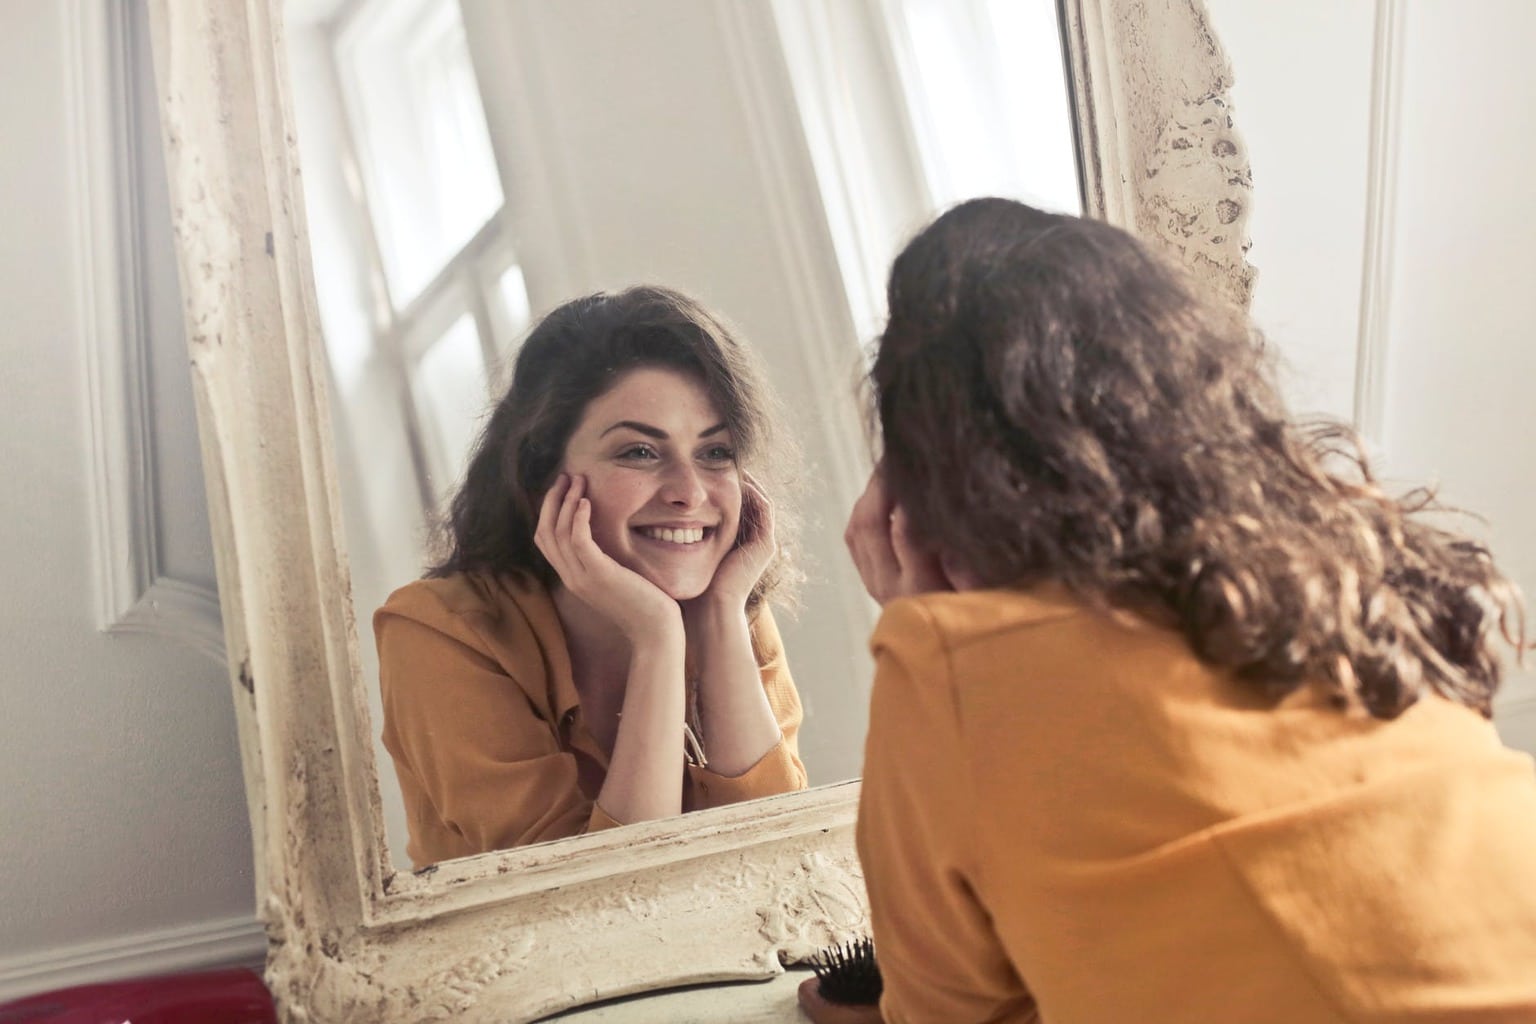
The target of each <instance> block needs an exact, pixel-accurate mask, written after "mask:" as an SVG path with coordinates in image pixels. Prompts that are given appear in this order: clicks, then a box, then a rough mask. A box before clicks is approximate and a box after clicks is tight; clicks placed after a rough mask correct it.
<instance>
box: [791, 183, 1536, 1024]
mask: <svg viewBox="0 0 1536 1024" xmlns="http://www.w3.org/2000/svg"><path fill="white" fill-rule="evenodd" d="M889 308H890V314H889V322H888V323H887V325H886V327H885V330H884V331H883V333H882V336H881V338H880V341H879V345H878V354H877V356H876V358H875V361H874V365H873V369H872V372H871V383H872V392H873V396H874V400H875V401H874V404H875V407H876V409H877V413H878V419H879V423H880V429H881V433H882V437H883V441H884V449H885V453H884V456H883V461H882V462H881V464H880V467H879V468H878V470H877V472H876V475H875V478H874V479H873V480H872V481H871V483H870V486H869V489H868V490H867V491H866V493H865V495H864V497H863V498H862V499H860V501H859V503H858V506H857V507H856V509H855V511H854V513H853V516H852V517H851V519H850V522H849V527H848V533H847V539H848V542H849V547H850V550H851V552H852V554H853V556H854V560H855V562H856V563H857V564H858V566H859V569H860V572H861V575H862V577H863V579H864V580H865V582H866V585H867V586H868V589H869V591H870V593H871V595H872V596H873V597H874V598H875V599H876V600H878V601H880V602H881V603H882V604H883V605H884V608H883V612H882V616H881V619H880V622H879V625H878V627H877V629H876V631H875V635H874V639H873V644H872V646H873V650H874V652H875V658H876V671H875V683H874V689H873V696H872V707H871V714H870V725H869V733H868V740H867V746H866V758H865V771H864V782H863V788H862V791H861V798H860V807H859V816H858V828H857V836H858V850H859V856H860V859H861V861H862V863H863V867H864V871H865V881H866V883H867V885H868V889H869V899H870V906H871V910H872V915H873V917H872V920H873V932H874V940H875V950H876V954H877V957H878V960H879V964H880V969H881V974H882V976H883V986H884V987H883V993H884V994H883V997H882V1000H883V1002H882V1006H883V1010H884V1013H885V1018H886V1019H887V1020H888V1021H890V1022H892V1024H896V1022H906V1021H981V1020H987V1021H1003V1020H1008V1021H1032V1020H1042V1019H1043V1020H1048V1021H1052V1022H1059V1024H1072V1022H1077V1021H1138V1022H1141V1024H1153V1022H1173V1021H1225V1022H1239V1021H1240V1022H1244V1024H1258V1022H1273V1024H1281V1022H1294V1021H1325V1020H1326V1021H1345V1020H1351V1021H1364V1020H1381V1021H1386V1020H1394V1021H1406V1020H1410V1019H1412V1020H1426V1021H1427V1020H1435V1021H1472V1020H1479V1021H1493V1020H1500V1021H1514V1020H1536V969H1533V965H1536V879H1533V875H1532V872H1533V870H1536V773H1533V771H1532V764H1531V759H1530V757H1528V756H1527V755H1525V754H1521V753H1516V752H1513V751H1510V750H1508V749H1506V748H1505V747H1504V746H1503V745H1502V744H1501V743H1500V741H1499V737H1498V735H1497V733H1496V732H1495V731H1494V727H1493V723H1492V722H1491V721H1490V720H1489V718H1490V715H1491V713H1492V704H1493V697H1494V693H1495V691H1496V690H1497V688H1498V685H1499V682H1500V679H1501V675H1502V671H1501V666H1500V658H1499V654H1500V648H1501V646H1502V644H1503V641H1510V642H1512V643H1514V644H1515V645H1516V646H1517V647H1518V646H1520V645H1522V642H1523V636H1524V625H1523V611H1522V606H1521V601H1520V598H1519V595H1518V594H1517V592H1516V590H1515V588H1514V586H1513V585H1512V584H1511V583H1510V582H1509V581H1508V580H1507V579H1506V578H1505V576H1504V575H1503V574H1501V573H1500V571H1499V570H1498V569H1497V568H1496V567H1495V565H1494V563H1493V560H1492V558H1491V556H1490V555H1489V553H1488V551H1487V550H1486V548H1485V547H1484V546H1483V545H1482V544H1480V543H1478V542H1476V541H1474V540H1472V539H1470V538H1468V537H1465V536H1462V535H1459V534H1457V533H1453V532H1450V531H1449V530H1447V529H1446V528H1445V523H1446V521H1445V519H1444V518H1443V517H1435V516H1431V515H1426V514H1425V513H1427V512H1430V511H1431V509H1432V504H1433V503H1432V502H1431V501H1430V499H1429V498H1428V497H1427V496H1426V495H1424V494H1423V493H1418V494H1413V495H1410V496H1409V497H1407V498H1406V499H1400V498H1397V497H1394V496H1391V495H1389V494H1388V493H1387V492H1386V491H1385V490H1384V489H1383V488H1382V486H1381V485H1380V484H1379V483H1378V482H1377V481H1376V480H1375V479H1374V478H1373V476H1372V474H1371V473H1370V471H1369V469H1368V468H1367V467H1366V465H1365V463H1364V461H1363V459H1361V458H1360V457H1359V455H1358V448H1357V446H1356V443H1355V441H1354V439H1353V436H1352V435H1351V434H1350V433H1349V432H1348V430H1347V429H1345V428H1342V427H1338V426H1328V425H1322V426H1318V427H1307V426H1303V425H1301V424H1298V423H1296V422H1294V421H1293V420H1291V419H1290V417H1289V416H1288V415H1287V413H1286V411H1285V409H1284V407H1283V404H1282V402H1281V399H1280V396H1279V392H1278V389H1277V388H1276V386H1275V385H1274V383H1273V377H1272V371H1271V369H1270V367H1269V366H1268V364H1267V362H1266V359H1265V356H1264V353H1263V348H1262V346H1260V345H1259V344H1257V343H1256V339H1255V335H1254V333H1253V331H1252V329H1251V327H1250V325H1249V323H1248V320H1247V318H1246V317H1245V316H1243V315H1242V314H1241V313H1239V312H1238V311H1235V310H1229V309H1226V308H1225V307H1224V306H1222V305H1220V304H1217V303H1215V302H1213V301H1210V300H1207V299H1205V298H1203V297H1201V296H1200V295H1199V294H1198V293H1197V292H1196V291H1195V290H1194V289H1193V287H1192V286H1191V285H1190V284H1189V283H1188V282H1187V281H1186V280H1185V279H1184V278H1183V276H1182V275H1181V274H1180V273H1179V272H1178V271H1177V270H1175V269H1174V268H1173V267H1172V266H1171V265H1170V264H1169V263H1168V262H1166V261H1165V260H1164V259H1163V258H1162V257H1161V256H1159V255H1158V254H1156V253H1154V252H1153V251H1151V249H1150V248H1149V247H1147V246H1146V245H1144V244H1142V243H1141V242H1140V241H1138V240H1137V239H1135V238H1133V237H1132V236H1130V235H1128V234H1126V233H1125V232H1123V231H1121V230H1119V229H1117V228H1114V227H1111V226H1110V225H1107V224H1104V223H1101V222H1096V221H1091V220H1083V219H1078V218H1074V217H1066V216H1057V215H1052V214H1047V213H1043V212H1040V211H1037V210H1034V209H1031V208H1030V207H1027V206H1023V205H1021V204H1018V203H1014V202H1009V201H1006V200H996V199H995V200H975V201H972V202H969V203H965V204H962V205H960V206H958V207H956V208H954V209H952V210H950V211H949V212H947V213H945V214H944V215H942V216H941V217H939V218H938V219H937V220H936V221H935V222H934V223H933V224H932V225H930V226H929V227H928V228H927V229H925V230H924V231H923V232H922V233H921V234H919V235H918V236H917V237H916V238H915V239H914V240H913V241H912V242H911V243H910V244H909V245H908V246H907V247H906V248H905V250H904V251H903V252H902V253H901V255H900V256H899V257H898V258H897V259H896V261H895V264H894V266H893V268H892V271H891V276H890V285H889ZM808 1002H809V1003H810V1004H811V1005H812V1006H815V1005H816V1003H815V1000H814V999H811V1000H808ZM863 1016H864V1017H865V1018H873V1017H874V1016H875V1014H874V1013H873V1011H871V1012H869V1013H867V1014H865V1015H863ZM844 1017H845V1018H846V1017H847V1014H844ZM819 1019H826V1020H830V1019H832V1018H831V1017H830V1016H823V1017H821V1018H819Z"/></svg>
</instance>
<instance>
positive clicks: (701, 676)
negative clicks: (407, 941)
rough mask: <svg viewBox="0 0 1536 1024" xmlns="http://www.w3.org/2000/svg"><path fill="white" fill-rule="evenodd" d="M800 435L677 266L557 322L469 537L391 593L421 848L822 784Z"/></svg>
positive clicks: (511, 411)
mask: <svg viewBox="0 0 1536 1024" xmlns="http://www.w3.org/2000/svg"><path fill="white" fill-rule="evenodd" d="M780 443H781V441H780V439H779V437H778V435H777V434H776V432H775V430H774V428H773V424H772V422H771V417H770V407H769V402H768V396H767V392H766V390H765V387H764V385H763V383H762V380H761V376H760V374H759V373H758V371H757V369H756V366H755V364H754V362H753V360H752V359H751V357H750V356H749V354H748V352H747V351H746V350H745V349H744V348H743V347H742V346H741V345H740V344H739V343H738V342H737V341H736V340H735V339H734V338H732V337H731V335H730V334H729V332H727V331H726V330H725V328H724V327H723V326H722V325H721V324H720V323H719V322H718V321H717V320H715V319H714V318H713V317H711V316H710V315H709V314H708V313H706V312H705V311H704V310H703V309H701V308H700V307H699V306H698V305H696V304H695V303H694V302H692V301H691V300H689V299H687V298H685V297H684V296H682V295H679V294H677V293H676V292H671V291H667V290H665V289H660V288H633V289H630V290H629V291H625V292H622V293H619V294H615V295H609V294H598V295H592V296H588V297H586V298H582V299H577V300H575V301H573V302H570V303H567V304H566V305H564V306H561V307H560V308H559V309H557V310H555V311H554V312H553V313H551V314H549V316H547V317H546V318H545V319H544V320H543V321H542V322H541V323H540V324H539V325H538V326H537V327H536V328H535V329H534V330H533V332H532V333H531V334H530V335H529V337H528V339H527V340H526V341H525V342H524V344H523V346H522V349H521V350H520V352H519V354H518V358H517V365H516V368H515V371H514V375H513V380H512V386H511V388H510V389H509V390H508V391H507V393H506V395H505V396H504V397H503V398H502V399H501V401H500V402H499V403H498V404H497V406H496V408H495V411H494V412H493V413H492V414H491V417H490V420H489V422H488V423H487V425H486V427H485V430H484V432H483V434H482V435H481V437H480V440H479V442H478V444H477V446H476V448H475V451H474V453H473V455H472V456H471V459H470V463H469V469H468V471H467V473H466V475H465V479H464V482H463V485H462V486H461V487H460V489H459V491H458V493H457V494H456V495H455V497H454V499H453V502H452V505H451V512H450V515H449V518H448V522H447V524H446V532H447V539H448V542H449V545H448V546H449V553H448V555H447V557H446V558H444V559H443V560H442V561H441V562H440V563H438V564H437V565H436V566H434V567H433V568H432V569H431V570H430V571H429V573H428V574H427V578H426V579H423V580H419V581H417V582H415V583H412V584H410V585H408V586H406V587H403V588H401V589H400V590H398V591H396V592H395V593H394V594H392V595H391V596H390V598H389V600H388V602H386V603H385V605H384V606H383V607H382V608H380V609H379V610H378V612H377V613H376V614H375V616H374V632H375V635H376V637H377V640H378V645H379V661H380V670H379V674H380V686H381V689H382V691H383V704H384V744H385V746H386V747H387V748H388V750H389V752H390V754H391V756H392V757H393V758H394V762H395V770H396V773H397V774H398V776H399V779H400V788H401V791H402V793H403V794H404V797H405V804H406V818H407V822H408V824H409V828H410V843H409V846H408V848H407V853H408V854H409V856H410V858H411V860H412V862H413V863H415V864H416V865H417V866H418V867H421V866H423V865H426V864H431V863H435V862H437V861H441V860H446V859H448V858H451V857H462V856H466V855H469V854H474V853H480V852H484V851H487V850H496V849H502V848H506V847H513V846H521V845H524V844H527V843H535V842H541V841H543V840H547V839H558V838H561V837H564V836H572V835H577V834H580V833H584V832H590V831H596V830H598V829H604V828H611V827H613V826H615V825H618V824H621V823H631V822H639V821H650V820H654V819H656V818H661V817H666V816H668V815H673V814H677V813H679V812H681V811H687V810H695V809H699V808H704V807H715V806H720V805H723V804H728V803H733V802H736V801H739V800H746V799H751V798H754V797H759V796H767V795H770V794H774V793H783V792H787V791H791V790H796V789H802V788H804V786H805V769H804V767H803V766H802V764H801V763H800V759H799V755H798V752H797V751H798V748H797V745H796V734H797V732H798V730H799V726H800V720H801V708H800V700H799V697H798V696H797V694H796V692H795V687H794V683H793V682H792V680H791V679H790V676H789V670H788V668H787V666H786V665H785V662H784V653H783V650H782V647H781V645H780V643H779V636H778V631H777V629H776V627H775V625H774V621H773V616H772V615H771V613H770V612H769V611H768V605H767V601H766V599H767V598H768V597H769V595H770V594H773V593H774V592H775V591H776V590H777V589H780V588H782V586H783V585H784V584H785V583H786V582H787V580H788V579H789V577H790V576H791V567H790V565H789V563H788V561H787V559H786V557H785V556H784V554H783V552H782V548H781V545H780V544H779V543H778V542H777V540H776V537H777V535H778V532H782V530H783V525H782V519H783V516H782V514H779V515H776V509H775V506H774V504H773V502H771V501H770V500H769V497H768V493H767V492H768V487H769V485H768V484H767V483H766V481H768V480H770V479H772V478H773V471H774V470H775V469H776V468H777V461H779V460H778V459H777V456H778V454H779V453H778V450H777V446H778V445H779V444H780ZM747 466H756V467H758V473H759V475H758V476H756V477H754V476H750V475H748V473H747V472H746V469H745V467H747ZM776 520H779V521H778V522H776Z"/></svg>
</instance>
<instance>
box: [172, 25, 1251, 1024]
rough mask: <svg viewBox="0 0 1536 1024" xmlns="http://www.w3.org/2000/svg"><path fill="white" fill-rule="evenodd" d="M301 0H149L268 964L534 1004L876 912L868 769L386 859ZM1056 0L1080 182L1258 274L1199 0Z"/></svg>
mask: <svg viewBox="0 0 1536 1024" xmlns="http://www.w3.org/2000/svg"><path fill="white" fill-rule="evenodd" d="M280 6H281V0H151V2H150V9H151V21H152V26H153V37H154V48H155V58H156V66H157V77H158V82H159V89H160V96H161V105H162V121H163V127H164V138H165V145H166V151H167V158H168V170H169V175H170V185H171V196H172V202H173V207H174V211H175V213H174V215H175V232H176V239H177V245H178V251H179V256H180V264H181V277H182V284H183V289H184V295H185V304H186V320H187V334H188V343H189V346H190V349H191V358H192V367H193V377H194V386H195V390H196V396H197V406H198V416H199V424H200V430H201V435H202V450H203V461H204V466H205V471H206V477H207V486H208V501H209V505H210V514H211V519H212V524H213V532H214V541H215V548H216V554H217V562H218V575H219V596H220V600H221V603H222V607H223V615H224V623H225V631H226V638H227V644H228V651H229V664H230V675H231V678H232V681H233V691H234V696H235V701H236V704H237V707H238V714H239V720H240V730H241V751H242V757H243V763H244V767H245V775H246V786H247V791H248V794H249V803H250V813H251V824H252V832H253V838H254V843H255V853H256V868H257V892H258V897H259V912H260V914H261V915H262V917H263V919H264V921H265V923H266V926H267V930H268V934H269V936H270V940H271V947H270V956H269V963H268V969H267V980H268V982H269V984H270V985H271V987H272V989H273V992H274V994H275V996H276V998H277V1000H278V1002H279V1004H280V1006H281V1007H282V1010H283V1012H284V1014H285V1016H286V1018H287V1019H291V1020H318V1021H342V1020H367V1021H427V1020H491V1019H495V1020H500V1021H507V1020H527V1019H531V1018H534V1017H537V1016H540V1015H542V1014H546V1013H550V1012H553V1011H556V1010H559V1009H562V1008H565V1007H569V1006H573V1005H576V1004H580V1003H584V1002H590V1001H593V1000H596V999H600V998H606V997H611V996H617V995H622V994H625V993H630V992H638V991H644V990H648V989H655V988H661V987H665V986H669V985H678V984H684V983H692V982H702V981H711V980H722V979H742V978H754V977H766V976H770V975H773V974H775V973H777V972H779V971H780V970H781V969H782V968H781V966H780V964H781V961H784V960H793V959H797V958H803V957H804V956H806V955H807V954H808V953H810V952H811V951H813V950H814V949H815V948H817V947H819V946H821V945H823V944H825V943H827V942H829V941H832V940H834V939H838V938H842V937H846V936H847V935H848V934H849V933H851V932H854V931H858V930H860V929H862V928H863V926H864V923H865V919H866V903H865V897H864V893H863V885H862V880H861V877H860V874H859V870H858V865H857V861H856V858H855V855H854V851H853V842H852V825H853V819H854V811H855V805H856V802H857V797H858V783H856V782H853V783H847V784H843V785H839V786H832V787H826V788H822V789H818V790H813V791H811V792H809V793H801V794H794V795H790V796H785V797H778V798H774V799H770V800H766V801H760V802H755V803H751V804H747V805H743V806H737V807H729V808H721V809H717V810H714V811H709V812H704V813H701V814H695V815H690V816H688V817H686V818H678V819H672V820H668V821H657V822H651V823H647V824H643V825H637V826H633V827H630V828H626V829H622V830H615V831H609V832H604V833H601V834H599V835H594V836H585V837H579V838H576V839H572V840H564V841H560V842H555V843H549V844H545V845H541V846H536V847H532V848H528V849H523V850H514V851H506V852H502V853H497V854H487V855H484V856H480V857H474V858H469V859H466V860H461V861H453V862H449V863H446V864H443V865H440V866H439V867H437V868H436V869H433V870H431V871H430V873H427V874H423V875H412V874H409V873H400V872H396V871H394V870H393V868H392V867H391V866H390V862H389V858H388V855H387V853H386V850H385V846H384V839H383V835H382V833H381V830H380V827H379V825H378V824H377V823H378V822H379V820H380V815H379V813H378V810H379V808H378V800H379V797H378V788H377V783H376V778H375V775H374V770H375V766H374V765H373V763H372V756H371V750H372V744H371V740H370V737H369V736H368V729H369V726H368V715H367V713H366V710H365V707H366V704H365V697H364V694H365V691H364V690H363V686H364V682H363V681H362V680H361V678H360V673H359V672H358V669H357V667H356V665H357V657H356V630H355V625H354V623H353V621H352V611H351V601H350V599H349V582H348V569H347V564H346V559H345V554H344V551H343V549H342V547H341V544H340V537H341V526H340V512H339V502H338V499H337V485H336V475H335V471H334V467H333V460H332V454H331V433H330V427H329V419H328V417H329V413H328V409H327V401H328V399H327V394H326V388H325V381H326V379H327V378H326V370H325V364H324V355H323V353H324V347H323V344H322V341H321V338H320V334H319V327H318V322H317V317H316V312H315V309H316V306H315V300H314V294H313V290H314V283H313V279H312V277H311V272H310V261H309V243H308V238H307V235H306V228H305V220H304V212H303V210H302V207H301V203H300V196H301V191H300V183H299V180H298V173H299V169H298V157H297V145H296V139H295V128H294V121H293V117H292V113H291V110H290V106H289V98H288V94H287V89H288V84H287V81H286V75H285V70H284V69H285V58H284V52H283V45H282V39H281V26H280V23H279V22H280V19H279V15H278V11H279V10H280ZM767 8H768V2H767V0H758V2H756V3H753V4H750V5H749V4H745V3H742V4H740V6H738V7H735V8H734V11H735V12H737V13H738V14H739V16H741V17H749V18H755V17H759V16H762V17H766V16H767ZM1061 8H1062V16H1063V19H1064V20H1063V24H1064V26H1065V32H1064V35H1065V38H1066V40H1067V45H1066V49H1067V52H1068V59H1069V64H1070V69H1071V77H1072V81H1073V86H1074V91H1075V106H1076V119H1077V132H1078V146H1079V151H1080V154H1081V166H1082V168H1083V178H1084V193H1085V197H1086V208H1087V209H1088V211H1089V212H1090V213H1092V214H1093V215H1096V216H1101V217H1104V218H1107V219H1108V220H1110V221H1113V222H1115V223H1118V224H1121V225H1123V226H1127V227H1130V228H1131V229H1132V230H1134V231H1137V232H1139V233H1140V234H1142V235H1144V236H1149V237H1154V238H1156V239H1159V240H1161V241H1162V242H1165V243H1167V245H1168V246H1169V247H1170V248H1171V249H1172V250H1174V251H1175V252H1177V253H1179V254H1180V255H1182V257H1183V259H1184V261H1185V262H1186V264H1187V265H1189V266H1191V267H1192V268H1193V269H1194V270H1195V271H1196V272H1197V273H1198V274H1199V275H1201V276H1202V277H1204V278H1206V279H1207V280H1208V281H1209V282H1211V283H1212V284H1213V285H1215V286H1216V287H1218V288H1220V289H1222V290H1224V291H1226V292H1227V293H1228V294H1229V295H1231V296H1233V297H1235V298H1237V299H1238V300H1239V301H1246V299H1247V294H1248V289H1249V285H1250V281H1251V271H1250V270H1249V268H1248V267H1247V265H1246V263H1245V261H1244V257H1243V252H1244V248H1245V245H1246V238H1245V228H1244V224H1245V221H1246V217H1247V205H1248V198H1249V192H1250V182H1249V175H1248V167H1247V159H1246V156H1245V154H1244V151H1243V148H1242V145H1241V143H1240V141H1239V139H1238V138H1237V136H1236V135H1235V133H1234V131H1233V128H1232V121H1231V117H1230V112H1229V106H1228V103H1227V100H1226V92H1227V90H1228V88H1229V86H1230V84H1231V75H1230V72H1229V69H1228V66H1227V63H1226V60H1225V57H1224V55H1223V54H1222V52H1221V49H1220V46H1219V44H1218V43H1217V41H1216V39H1215V37H1214V35H1213V34H1212V32H1211V30H1210V27H1209V25H1208V22H1207V17H1206V14H1205V11H1204V8H1203V7H1202V5H1201V3H1200V0H1154V2H1147V0H1061ZM739 12H747V13H745V14H740V13H739ZM733 16H736V15H733ZM764 25H765V27H767V28H768V29H769V30H771V24H768V23H766V22H765V23H764ZM828 343H829V344H830V343H831V340H829V341H828ZM850 400H851V399H850Z"/></svg>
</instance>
